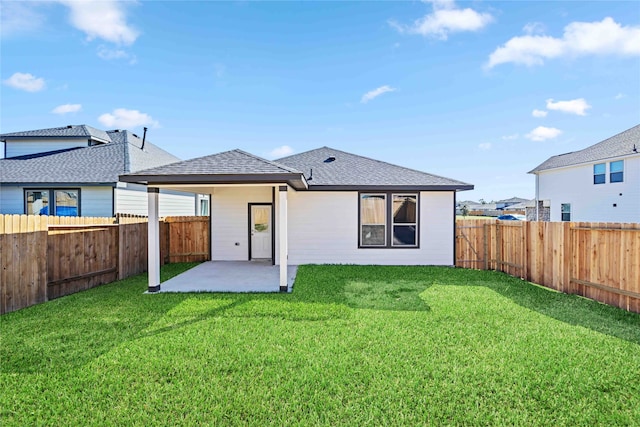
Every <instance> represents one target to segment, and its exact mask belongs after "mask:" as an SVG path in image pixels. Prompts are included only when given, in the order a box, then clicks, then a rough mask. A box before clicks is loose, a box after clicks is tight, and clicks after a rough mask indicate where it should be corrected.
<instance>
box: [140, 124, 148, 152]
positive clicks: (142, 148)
mask: <svg viewBox="0 0 640 427" xmlns="http://www.w3.org/2000/svg"><path fill="white" fill-rule="evenodd" d="M143 129H144V133H143V134H142V146H141V147H140V149H141V150H144V141H145V139H147V128H143Z"/></svg>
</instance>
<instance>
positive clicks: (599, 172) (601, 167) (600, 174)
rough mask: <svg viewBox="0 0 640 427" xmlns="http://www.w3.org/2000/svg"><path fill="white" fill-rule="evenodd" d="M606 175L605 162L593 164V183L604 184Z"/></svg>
mask: <svg viewBox="0 0 640 427" xmlns="http://www.w3.org/2000/svg"><path fill="white" fill-rule="evenodd" d="M606 176H607V164H606V163H598V164H597V165H593V183H594V184H604V183H605V181H606Z"/></svg>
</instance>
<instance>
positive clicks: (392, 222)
mask: <svg viewBox="0 0 640 427" xmlns="http://www.w3.org/2000/svg"><path fill="white" fill-rule="evenodd" d="M395 196H405V197H406V196H416V222H406V223H405V222H395V218H394V217H393V198H394V197H395ZM390 205H391V215H390V218H389V221H390V222H391V233H390V235H391V241H390V243H391V246H392V247H394V248H415V247H416V246H418V236H419V235H420V228H419V227H418V223H419V222H420V221H419V218H420V216H419V215H420V212H419V210H418V194H417V193H392V194H391V200H390ZM414 224H415V227H416V230H415V233H416V244H415V245H396V244H394V242H393V229H394V227H395V226H396V225H406V226H411V225H414Z"/></svg>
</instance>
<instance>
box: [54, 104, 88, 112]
mask: <svg viewBox="0 0 640 427" xmlns="http://www.w3.org/2000/svg"><path fill="white" fill-rule="evenodd" d="M80 110H82V105H81V104H63V105H58V106H57V107H56V108H54V109H53V110H51V112H52V113H53V114H67V113H77V112H78V111H80Z"/></svg>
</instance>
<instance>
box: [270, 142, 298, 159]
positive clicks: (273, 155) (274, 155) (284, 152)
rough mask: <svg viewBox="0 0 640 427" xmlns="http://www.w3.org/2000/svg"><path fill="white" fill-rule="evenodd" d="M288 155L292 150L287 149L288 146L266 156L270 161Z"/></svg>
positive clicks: (274, 150)
mask: <svg viewBox="0 0 640 427" xmlns="http://www.w3.org/2000/svg"><path fill="white" fill-rule="evenodd" d="M290 154H293V148H291V147H289V146H288V145H282V146H280V147H276V148H274V149H273V150H271V151H269V154H268V156H269V158H271V159H279V158H280V157H285V156H288V155H290Z"/></svg>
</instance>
